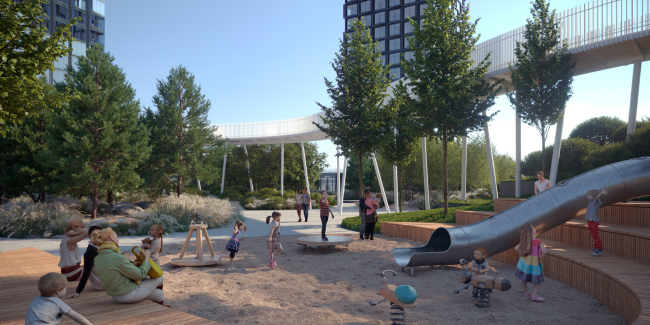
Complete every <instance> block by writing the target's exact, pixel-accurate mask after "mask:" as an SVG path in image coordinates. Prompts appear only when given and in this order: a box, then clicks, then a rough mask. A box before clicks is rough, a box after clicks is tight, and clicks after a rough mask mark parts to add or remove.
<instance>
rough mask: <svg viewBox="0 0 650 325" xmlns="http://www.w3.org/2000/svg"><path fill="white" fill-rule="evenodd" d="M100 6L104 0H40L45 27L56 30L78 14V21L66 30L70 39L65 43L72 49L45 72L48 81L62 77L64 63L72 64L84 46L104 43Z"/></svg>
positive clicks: (102, 17) (83, 53) (101, 6)
mask: <svg viewBox="0 0 650 325" xmlns="http://www.w3.org/2000/svg"><path fill="white" fill-rule="evenodd" d="M104 6H105V2H104V0H49V1H48V3H46V4H43V12H45V14H46V15H47V17H48V18H47V21H46V22H45V23H46V24H47V29H48V30H49V31H53V30H56V29H57V28H59V26H61V25H64V24H65V23H66V22H68V21H70V19H72V18H74V17H81V21H80V22H78V23H77V24H75V25H74V26H72V30H71V31H70V32H71V33H72V42H71V43H70V44H69V45H68V46H70V47H71V48H72V53H71V54H68V55H66V56H64V57H61V58H59V59H58V60H57V61H55V62H54V70H53V71H50V72H49V73H48V72H46V74H45V76H46V78H47V79H48V81H49V82H50V83H53V82H60V81H63V79H64V76H65V69H66V67H67V66H68V65H72V66H73V67H74V66H76V64H77V60H78V58H79V57H81V56H85V55H86V48H87V47H89V46H91V45H92V44H93V43H99V44H101V45H102V46H104V34H105V30H106V29H105V27H104V21H105V19H106V18H105V16H106V15H105V12H104Z"/></svg>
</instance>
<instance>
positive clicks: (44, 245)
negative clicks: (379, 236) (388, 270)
mask: <svg viewBox="0 0 650 325" xmlns="http://www.w3.org/2000/svg"><path fill="white" fill-rule="evenodd" d="M333 209H336V210H334V219H331V218H330V219H329V222H328V223H327V234H355V233H357V232H355V231H350V230H347V229H345V228H342V227H341V220H343V219H344V218H348V217H356V216H358V211H359V210H358V209H359V208H358V207H357V206H356V205H355V204H354V203H344V205H343V214H339V213H338V209H337V208H336V207H333ZM271 212H272V211H269V210H245V211H244V212H243V215H244V218H245V219H244V223H245V224H246V228H247V229H248V231H246V233H245V235H246V236H248V237H260V236H268V235H269V231H270V229H269V226H268V225H267V224H266V216H269V215H271ZM280 212H281V213H282V219H281V223H282V235H283V236H293V235H303V234H304V235H320V230H321V222H320V211H319V210H318V209H313V210H311V211H309V222H305V219H304V215H303V222H298V215H297V214H296V211H295V210H281V211H280ZM378 212H379V213H385V211H384V209H381V210H380V211H378ZM232 229H233V225H227V226H224V227H222V228H214V229H208V234H209V235H210V239H228V238H230V236H231V235H232ZM186 237H187V232H177V233H173V234H170V235H165V237H164V238H163V244H183V243H184V242H185V238H186ZM143 238H145V236H120V246H122V247H123V251H130V249H131V247H133V246H139V245H140V244H142V242H141V241H142V239H143ZM60 243H61V239H60V237H59V238H40V239H14V238H10V239H7V238H5V237H1V238H0V252H6V251H10V250H14V249H19V248H25V247H34V248H38V249H41V250H44V251H46V252H48V253H50V254H54V255H56V256H59V244H60ZM87 246H88V240H83V241H81V242H80V243H79V248H80V249H81V253H82V254H83V253H84V252H85V251H86V247H87Z"/></svg>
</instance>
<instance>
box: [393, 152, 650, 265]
mask: <svg viewBox="0 0 650 325" xmlns="http://www.w3.org/2000/svg"><path fill="white" fill-rule="evenodd" d="M592 189H597V190H601V189H607V190H609V194H608V195H605V196H602V197H601V199H602V201H603V206H605V205H609V204H613V203H616V202H621V201H625V200H629V199H633V198H636V197H641V196H646V195H650V157H641V158H635V159H630V160H626V161H621V162H617V163H615V164H611V165H607V166H603V167H600V168H597V169H594V170H591V171H588V172H586V173H584V174H581V175H578V176H576V177H573V178H571V179H568V180H565V181H562V182H560V183H558V184H557V185H556V186H555V187H552V188H550V189H548V190H546V191H544V192H542V193H540V194H537V195H535V196H533V197H531V198H529V199H527V200H525V201H523V202H521V203H519V204H517V205H515V206H513V207H511V208H509V209H508V210H505V211H503V212H500V213H497V214H495V215H492V216H490V217H488V218H486V219H484V220H482V221H479V222H476V223H473V224H470V225H466V226H462V227H456V228H438V229H436V230H435V231H434V232H433V234H431V238H430V239H429V242H428V243H427V244H426V245H424V246H423V247H412V248H394V249H393V258H395V262H397V265H399V266H401V267H406V266H410V267H413V266H420V265H453V264H458V261H459V260H460V259H465V260H468V261H469V260H471V259H472V258H473V254H474V249H475V248H476V247H483V248H485V250H486V251H487V253H488V255H494V254H498V253H500V252H503V251H505V250H507V249H509V248H512V247H515V246H516V245H517V244H518V243H519V229H520V228H521V227H522V226H523V225H525V224H532V225H533V226H534V227H535V230H536V231H537V232H538V233H542V232H545V231H548V230H550V229H553V228H555V227H557V226H559V225H561V224H563V223H565V222H567V221H569V220H571V219H574V218H575V217H577V216H578V215H580V214H583V213H584V212H585V210H586V207H587V202H588V201H587V192H588V191H589V190H592ZM411 272H412V273H413V269H411Z"/></svg>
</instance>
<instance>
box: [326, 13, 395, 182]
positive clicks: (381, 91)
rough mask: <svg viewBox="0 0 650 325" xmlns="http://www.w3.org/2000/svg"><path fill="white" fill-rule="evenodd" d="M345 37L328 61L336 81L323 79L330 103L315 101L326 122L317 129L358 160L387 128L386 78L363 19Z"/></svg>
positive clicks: (371, 149) (378, 144)
mask: <svg viewBox="0 0 650 325" xmlns="http://www.w3.org/2000/svg"><path fill="white" fill-rule="evenodd" d="M346 38H347V43H346V42H344V41H343V40H341V46H340V49H339V52H338V53H336V58H335V59H334V62H333V63H332V68H334V71H335V72H336V84H335V83H334V82H332V81H330V80H328V79H327V78H325V85H326V86H327V93H328V94H329V97H330V99H331V100H332V106H331V107H327V106H325V105H322V104H320V103H318V106H320V107H321V109H322V110H323V122H324V123H325V125H326V126H324V127H322V126H318V128H319V129H321V131H323V132H325V133H326V134H327V135H328V136H329V138H331V139H332V141H333V142H334V143H335V144H337V145H339V146H341V154H342V155H343V156H346V157H352V156H353V155H356V157H357V159H358V160H362V159H363V156H364V155H366V154H368V153H370V152H374V151H376V150H377V149H378V148H380V147H381V144H382V142H384V135H385V134H387V132H389V131H391V130H390V129H389V128H390V117H391V115H392V114H391V113H390V111H391V109H390V107H388V106H386V105H384V100H385V99H386V97H387V95H386V90H387V89H388V87H389V85H390V79H389V78H388V67H386V66H384V65H383V64H382V63H381V61H380V56H381V53H380V52H379V51H378V49H377V42H373V40H372V36H370V31H369V30H368V29H367V28H366V27H365V25H364V23H363V21H361V20H357V21H355V22H354V23H353V24H352V33H351V35H347V36H346ZM358 167H359V172H358V173H357V176H358V177H359V191H363V179H362V175H363V170H362V168H363V164H359V165H358Z"/></svg>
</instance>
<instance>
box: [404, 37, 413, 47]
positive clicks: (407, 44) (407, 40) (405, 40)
mask: <svg viewBox="0 0 650 325" xmlns="http://www.w3.org/2000/svg"><path fill="white" fill-rule="evenodd" d="M404 48H405V49H410V48H411V45H409V38H408V37H404Z"/></svg>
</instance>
